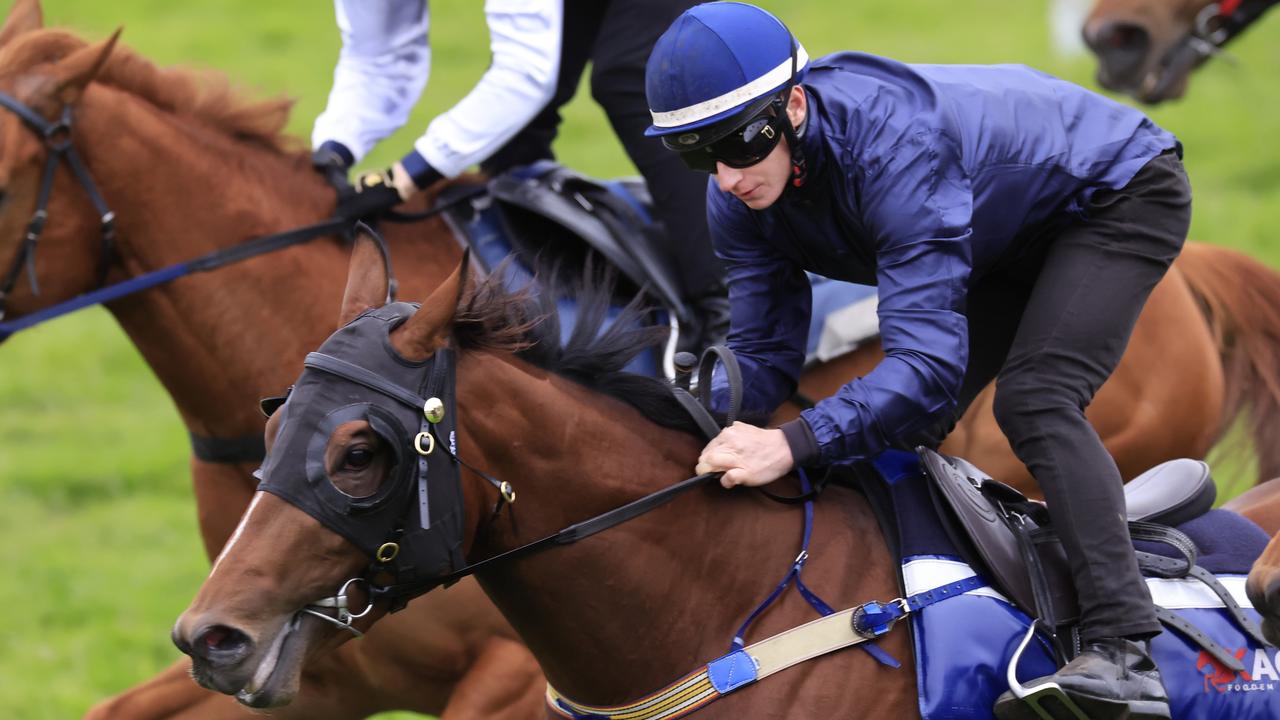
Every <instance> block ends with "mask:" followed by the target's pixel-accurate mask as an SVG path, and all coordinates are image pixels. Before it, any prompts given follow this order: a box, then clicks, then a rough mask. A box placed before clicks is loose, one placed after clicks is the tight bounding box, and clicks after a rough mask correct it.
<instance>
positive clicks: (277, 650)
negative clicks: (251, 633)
mask: <svg viewBox="0 0 1280 720" xmlns="http://www.w3.org/2000/svg"><path fill="white" fill-rule="evenodd" d="M325 627H326V626H325V625H324V623H321V622H320V621H318V620H315V619H314V618H311V617H308V616H307V615H303V614H301V613H300V614H298V615H295V616H294V617H293V618H292V619H290V620H289V621H287V622H285V623H283V624H282V625H281V626H280V630H279V631H278V632H277V633H276V635H275V637H274V638H272V640H271V643H270V644H269V645H267V647H266V649H265V650H263V652H262V653H261V655H260V656H259V657H258V658H257V666H256V667H255V668H254V670H253V674H252V675H250V676H249V681H248V682H247V683H246V684H245V685H244V687H242V688H240V690H239V691H237V692H235V696H236V700H238V701H240V703H242V704H244V705H247V706H249V707H251V708H272V707H279V706H281V705H287V704H288V703H289V702H290V701H292V700H293V698H294V696H295V695H297V694H298V685H299V683H300V682H301V678H302V665H303V661H304V660H306V657H307V650H308V649H309V648H310V647H311V646H312V644H313V643H314V642H315V640H316V639H317V635H319V634H321V633H322V631H323V630H324V629H325Z"/></svg>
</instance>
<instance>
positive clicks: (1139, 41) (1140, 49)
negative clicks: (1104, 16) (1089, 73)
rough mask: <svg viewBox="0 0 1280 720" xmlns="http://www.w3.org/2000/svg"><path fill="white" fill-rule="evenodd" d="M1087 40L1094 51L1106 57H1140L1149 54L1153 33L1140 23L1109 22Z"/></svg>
mask: <svg viewBox="0 0 1280 720" xmlns="http://www.w3.org/2000/svg"><path fill="white" fill-rule="evenodd" d="M1085 40H1088V44H1089V47H1092V49H1093V51H1094V53H1097V54H1098V55H1100V56H1105V58H1128V56H1133V55H1137V56H1138V58H1139V59H1140V58H1142V56H1144V55H1146V54H1147V47H1148V46H1149V45H1151V33H1149V32H1147V28H1144V27H1142V26H1140V24H1135V23H1107V24H1105V26H1102V27H1100V28H1098V31H1097V32H1096V33H1093V35H1092V36H1091V37H1087V38H1085Z"/></svg>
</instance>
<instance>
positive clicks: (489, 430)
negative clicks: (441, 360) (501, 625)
mask: <svg viewBox="0 0 1280 720" xmlns="http://www.w3.org/2000/svg"><path fill="white" fill-rule="evenodd" d="M458 383H459V384H458V388H459V395H458V396H459V398H460V401H459V402H460V409H459V423H460V433H461V437H460V444H459V452H460V453H461V454H462V456H463V458H464V459H466V456H467V455H468V454H469V453H468V450H469V449H471V453H476V452H478V453H479V455H480V456H481V457H482V458H483V459H484V461H485V462H486V464H487V465H488V468H489V470H490V471H491V472H492V473H493V474H494V475H495V476H496V477H498V478H500V479H510V480H511V481H513V482H514V483H515V487H516V491H517V504H516V505H515V506H514V508H513V509H514V510H515V516H516V517H517V518H518V523H517V527H518V529H519V532H518V534H516V533H514V532H512V529H511V524H509V523H506V522H504V521H502V520H499V521H498V522H497V523H495V524H494V525H493V526H492V527H484V526H482V527H481V528H480V530H479V534H480V535H481V536H482V539H483V540H484V542H479V541H477V542H476V543H475V544H474V545H473V546H472V548H471V556H472V557H473V559H474V558H480V557H487V556H489V555H492V554H494V553H495V552H497V551H500V550H503V549H508V548H510V547H513V546H515V545H518V544H521V543H524V542H528V541H530V540H533V539H536V538H538V537H543V536H545V535H548V534H550V533H553V532H555V531H556V530H559V529H561V528H563V527H566V526H568V525H570V524H572V523H575V522H579V521H582V520H585V519H587V518H589V517H592V516H595V515H597V514H600V513H602V512H604V511H606V510H610V509H613V508H616V507H619V506H621V505H623V504H625V503H626V502H628V501H631V500H635V499H636V498H639V497H641V496H643V495H645V494H648V493H651V492H653V491H656V490H658V489H661V488H663V487H667V486H669V485H672V484H674V483H676V482H678V481H680V480H682V479H684V478H686V477H688V476H690V475H691V474H692V469H693V466H694V464H695V462H696V460H697V456H698V452H699V449H700V447H701V446H702V442H701V441H700V440H697V439H695V438H693V437H691V436H689V435H686V434H683V433H680V432H676V431H671V430H665V429H662V428H659V427H657V426H656V425H654V424H653V423H651V422H649V421H648V420H646V419H644V418H643V417H641V415H640V414H639V413H638V412H637V411H635V410H633V409H632V408H630V407H626V406H624V405H623V404H622V403H620V402H617V401H614V400H611V399H607V398H604V397H602V396H600V395H598V394H595V393H593V392H591V391H589V390H587V389H585V388H583V387H580V386H577V385H575V384H573V383H571V382H569V381H566V380H564V379H562V378H559V377H556V376H554V375H550V374H546V373H539V372H537V371H530V370H529V369H528V368H526V367H523V366H521V365H519V364H517V363H516V362H513V361H510V360H503V359H499V358H495V357H493V356H485V355H464V356H463V359H462V360H461V361H460V363H459V368H458ZM487 487H488V486H487V484H483V483H481V482H480V481H478V480H477V481H475V485H473V486H471V487H470V488H469V489H470V492H468V497H469V498H470V499H471V501H472V503H471V506H470V507H469V508H468V511H469V514H470V517H477V516H478V517H481V518H483V517H485V516H486V513H487V510H488V507H487V505H486V504H487V503H489V502H492V500H493V498H492V497H491V496H492V491H491V490H489V491H487V495H486V496H485V497H484V498H483V499H480V500H476V498H477V496H478V495H481V494H483V493H482V490H483V489H484V488H487ZM852 495H853V493H845V494H844V498H843V499H840V500H836V501H835V502H832V503H830V504H829V505H828V506H827V508H826V509H827V510H829V511H830V512H827V513H824V515H826V521H825V522H824V523H823V525H824V528H823V534H824V544H827V545H828V546H830V547H831V548H832V549H833V551H836V552H842V551H845V552H847V551H848V548H851V547H852V548H854V549H856V550H861V551H862V553H864V554H865V556H866V557H868V558H870V557H872V556H873V553H872V550H871V549H868V548H872V549H873V548H875V547H877V543H879V542H880V541H879V540H878V538H879V536H878V530H876V528H875V522H874V519H872V518H871V517H870V515H869V513H867V512H866V511H865V510H866V509H865V504H864V505H863V506H861V507H860V508H852V509H851V507H850V505H849V504H848V502H847V501H848V500H849V497H850V496H852ZM801 522H802V518H801V513H800V512H799V511H798V509H795V508H790V507H784V506H780V505H777V504H774V503H771V502H768V501H766V500H764V499H762V498H761V497H760V496H759V495H757V494H754V493H751V494H748V493H746V492H745V491H733V492H727V491H724V490H722V489H720V487H719V486H718V485H713V486H711V487H708V488H704V489H701V490H697V491H693V492H691V493H689V494H686V495H684V496H681V497H680V498H678V499H676V500H674V501H673V502H671V503H669V504H667V505H665V506H663V507H661V508H659V509H657V510H654V511H651V512H649V513H648V514H645V515H642V516H640V517H639V518H636V519H634V520H631V521H629V522H626V523H624V524H622V525H619V526H617V527H614V528H611V529H609V530H606V531H604V532H603V533H601V534H599V535H596V536H593V537H591V538H589V539H586V540H584V541H581V542H580V543H578V544H575V545H571V546H567V547H559V548H556V549H553V550H548V551H546V552H543V553H541V554H535V555H533V556H528V557H526V558H524V559H520V560H516V561H514V562H510V563H506V564H503V565H499V566H497V567H496V568H495V569H493V570H490V571H486V572H484V573H482V574H481V576H480V581H481V584H482V585H483V586H484V588H485V590H486V592H487V593H488V594H489V595H490V597H491V598H492V599H493V600H494V601H495V603H496V604H497V605H498V607H499V608H500V609H501V610H502V612H503V614H504V615H505V616H506V617H507V619H508V620H509V621H510V622H511V623H512V626H513V627H514V628H515V629H516V630H517V632H519V633H520V635H521V636H522V638H523V639H524V640H525V642H526V643H528V645H529V647H530V649H531V650H532V651H533V652H534V654H535V655H536V656H537V658H538V660H539V662H540V664H541V665H542V668H543V670H544V671H545V672H546V675H547V678H548V680H549V681H550V682H551V683H552V685H554V686H555V687H556V688H557V689H559V690H561V691H562V692H565V693H567V694H569V695H570V696H571V697H574V698H575V699H577V700H579V701H583V702H588V703H596V704H611V703H621V702H626V701H629V700H632V699H634V698H636V697H637V696H639V695H642V694H644V693H646V692H649V691H653V690H656V689H658V688H660V687H663V686H664V685H666V684H667V683H670V682H671V681H672V680H674V679H675V678H676V677H679V676H680V675H682V674H684V673H686V672H689V671H691V670H693V669H694V666H695V664H696V663H698V662H706V661H708V660H711V659H712V658H715V657H718V656H719V655H721V654H723V653H724V652H725V651H726V650H727V647H728V643H729V640H730V639H731V638H732V637H733V634H734V631H735V630H736V629H737V625H738V623H740V622H741V621H742V620H743V619H745V618H746V616H747V615H748V614H749V613H750V611H751V609H752V608H753V607H754V606H755V604H756V603H758V602H760V601H761V600H763V599H764V597H765V596H766V595H767V594H768V593H769V591H770V590H771V589H772V588H773V586H774V584H776V583H777V581H778V579H779V578H780V577H781V576H782V575H783V574H784V573H785V571H786V570H787V568H788V567H789V565H790V563H791V562H792V561H793V560H794V558H795V556H796V552H797V550H798V546H797V542H798V538H799V536H800V529H801ZM868 533H869V534H868ZM879 547H883V545H882V544H880V545H879ZM842 549H843V550H842ZM880 557H881V560H882V561H883V562H882V563H881V564H882V565H883V566H884V567H885V568H887V567H888V560H887V553H885V552H884V551H883V550H881V551H880ZM832 559H833V560H837V561H838V558H832ZM868 566H869V565H868ZM838 567H843V565H833V566H831V568H830V569H835V568H838ZM841 575H848V574H847V573H841ZM870 579H879V581H880V583H881V584H882V585H884V586H885V587H884V588H877V589H875V590H874V591H873V590H872V589H869V588H867V587H865V584H866V583H867V582H869V581H870ZM827 587H835V588H839V589H840V590H841V595H845V594H846V593H847V594H848V595H849V597H860V596H863V597H867V599H870V598H871V597H873V596H874V592H879V593H886V592H887V593H895V592H896V587H894V586H893V582H892V579H891V576H890V575H889V574H887V572H885V573H881V574H880V575H876V573H872V572H866V573H863V574H862V575H861V576H860V577H855V578H845V579H844V580H841V581H839V582H837V581H835V580H832V581H831V582H830V583H829V584H828V585H827ZM792 595H794V593H792ZM889 597H892V595H889ZM837 600H838V599H837ZM797 603H801V601H799V600H796V599H795V598H794V597H787V598H786V601H785V602H784V603H781V604H780V609H775V610H773V611H771V613H770V614H769V615H768V616H766V620H767V621H768V622H766V623H764V625H765V626H766V627H764V628H763V629H764V630H766V631H769V632H778V631H779V630H780V629H781V628H780V627H778V626H777V625H773V626H772V627H769V625H770V624H771V623H774V622H775V621H776V622H778V623H787V622H789V621H790V622H793V624H799V623H800V622H803V621H805V620H809V619H812V618H813V615H812V611H810V610H808V609H807V608H805V607H803V606H802V605H797ZM790 626H791V625H790V624H784V625H783V626H782V627H790ZM691 628H697V629H698V630H703V631H704V632H698V631H692V630H691Z"/></svg>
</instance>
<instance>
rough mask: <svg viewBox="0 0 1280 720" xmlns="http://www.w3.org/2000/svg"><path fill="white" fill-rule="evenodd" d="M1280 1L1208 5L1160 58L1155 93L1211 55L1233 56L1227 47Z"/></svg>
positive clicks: (1250, 0)
mask: <svg viewBox="0 0 1280 720" xmlns="http://www.w3.org/2000/svg"><path fill="white" fill-rule="evenodd" d="M1278 2H1280V0H1220V1H1219V2H1215V3H1210V4H1209V5H1206V6H1205V7H1204V8H1203V9H1202V10H1201V11H1200V13H1199V14H1198V15H1196V19H1195V22H1194V23H1193V24H1192V26H1191V30H1190V31H1188V32H1187V34H1186V35H1184V36H1183V37H1182V39H1181V40H1180V41H1178V42H1177V43H1175V44H1174V46H1173V47H1171V48H1169V50H1168V51H1167V52H1166V53H1165V54H1164V57H1162V58H1161V59H1160V64H1159V71H1160V75H1159V76H1158V80H1157V81H1156V83H1155V85H1154V87H1152V88H1150V89H1149V90H1147V91H1146V93H1147V94H1148V95H1151V96H1157V97H1159V96H1163V94H1164V92H1165V91H1166V90H1167V89H1168V86H1169V85H1171V84H1172V83H1173V82H1175V81H1176V80H1177V79H1178V78H1180V77H1182V76H1183V75H1185V74H1186V73H1187V72H1190V71H1191V70H1192V69H1193V68H1195V67H1196V66H1197V65H1199V64H1200V63H1202V62H1204V61H1205V60H1207V59H1208V58H1210V57H1213V56H1216V55H1222V56H1226V57H1229V56H1228V55H1227V53H1226V51H1225V50H1224V49H1223V48H1224V47H1225V46H1226V45H1227V43H1229V42H1231V41H1232V40H1234V39H1235V38H1236V36H1238V35H1239V34H1240V33H1242V32H1244V31H1245V29H1247V28H1248V27H1249V26H1250V25H1252V24H1253V23H1254V22H1256V21H1257V20H1258V18H1260V17H1262V16H1263V15H1264V14H1265V13H1266V12H1267V10H1270V9H1271V7H1272V6H1273V5H1276V4H1277V3H1278Z"/></svg>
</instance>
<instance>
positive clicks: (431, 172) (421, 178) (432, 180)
mask: <svg viewBox="0 0 1280 720" xmlns="http://www.w3.org/2000/svg"><path fill="white" fill-rule="evenodd" d="M397 167H398V168H403V169H404V172H405V175H406V176H407V179H408V180H411V181H412V182H413V188H414V191H417V190H426V189H427V188H429V187H431V186H432V185H434V184H436V182H438V181H440V180H443V179H444V174H443V173H441V172H440V171H439V170H436V169H435V168H434V167H432V165H431V163H429V162H427V159H426V158H424V157H422V155H421V153H419V152H418V151H417V150H410V151H409V152H407V153H405V156H404V157H402V158H400V162H399V163H397ZM405 197H406V198H408V195H405Z"/></svg>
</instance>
